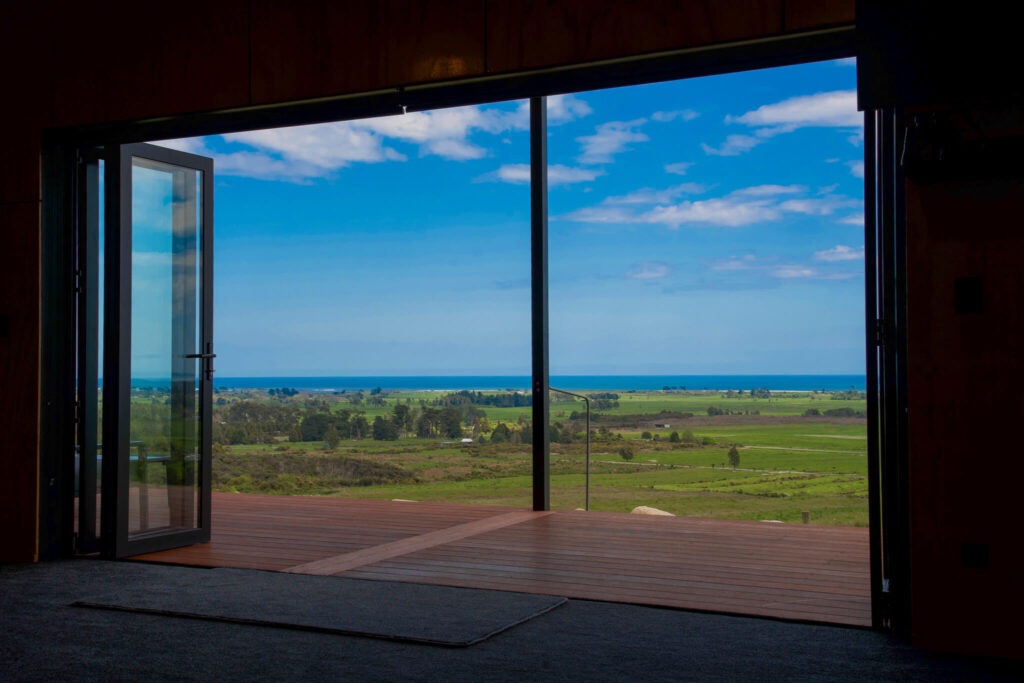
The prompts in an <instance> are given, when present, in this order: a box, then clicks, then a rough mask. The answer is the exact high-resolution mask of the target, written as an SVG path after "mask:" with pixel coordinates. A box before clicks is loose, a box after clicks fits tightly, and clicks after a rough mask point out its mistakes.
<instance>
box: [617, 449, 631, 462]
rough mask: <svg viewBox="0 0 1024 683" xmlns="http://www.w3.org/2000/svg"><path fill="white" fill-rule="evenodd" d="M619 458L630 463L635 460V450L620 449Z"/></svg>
mask: <svg viewBox="0 0 1024 683" xmlns="http://www.w3.org/2000/svg"><path fill="white" fill-rule="evenodd" d="M619 457H620V458H622V459H623V460H625V461H626V462H629V461H630V460H632V459H633V449H632V448H620V449H619Z"/></svg>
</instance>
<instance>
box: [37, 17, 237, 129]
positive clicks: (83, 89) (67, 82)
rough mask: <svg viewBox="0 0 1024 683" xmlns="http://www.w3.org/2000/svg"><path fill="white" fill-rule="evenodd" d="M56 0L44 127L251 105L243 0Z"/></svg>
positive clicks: (48, 63)
mask: <svg viewBox="0 0 1024 683" xmlns="http://www.w3.org/2000/svg"><path fill="white" fill-rule="evenodd" d="M60 5H61V8H60V14H61V20H60V22H58V23H56V24H55V25H53V27H52V29H53V30H52V33H50V34H49V43H48V49H47V51H46V52H47V60H48V61H47V64H46V67H47V68H48V69H49V71H50V74H51V76H52V78H50V79H49V82H48V84H49V85H50V88H49V90H50V92H49V98H50V102H51V106H50V108H49V109H50V112H49V115H48V117H47V121H46V124H47V125H48V126H64V125H72V124H82V123H92V122H103V121H117V120H124V119H133V118H143V117H149V116H162V115H168V114H175V113H185V112H194V111H204V110H213V109H223V108H227V107H237V106H243V105H246V104H248V103H249V33H248V3H247V2H246V0H219V1H218V2H214V3H210V2H205V1H204V0H179V1H178V2H175V3H174V5H173V6H165V5H155V4H147V3H128V2H123V1H122V2H109V3H98V4H97V3H70V2H68V3H60ZM47 28H50V27H49V26H48V27H47Z"/></svg>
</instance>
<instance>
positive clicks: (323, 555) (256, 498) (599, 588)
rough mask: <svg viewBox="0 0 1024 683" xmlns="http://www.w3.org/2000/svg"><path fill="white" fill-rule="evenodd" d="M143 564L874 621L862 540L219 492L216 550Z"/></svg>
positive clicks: (790, 528)
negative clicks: (249, 570)
mask: <svg viewBox="0 0 1024 683" xmlns="http://www.w3.org/2000/svg"><path fill="white" fill-rule="evenodd" d="M133 559H137V560H146V561H155V562H167V563H176V564H186V565H197V566H213V567H238V568H249V569H263V570H273V571H291V572H296V573H308V574H324V575H338V576H346V577H352V578H361V579H381V580H393V581H409V582H416V583H429V584H440V585H446V586H463V587H469V588H491V589H498V590H511V591H523V592H530V593H544V594H552V595H562V596H566V597H570V598H581V599H591V600H607V601H613V602H628V603H638V604H644V605H660V606H666V607H675V608H684V609H696V610H708V611H714V612H726V613H735V614H749V615H759V616H767V617H776V618H783V619H798V620H806V621H816V622H830V623H836V624H846V625H851V626H869V625H870V623H871V610H870V585H869V562H868V532H867V529H861V528H849V527H827V526H813V525H796V524H777V523H764V522H742V521H727V520H709V519H695V518H686V517H651V516H643V515H626V514H618V513H607V512H580V511H575V512H574V511H564V512H563V511H558V512H551V513H546V512H530V511H527V510H522V509H517V508H507V507H485V506H468V505H449V504H439V503H412V502H395V501H366V500H346V499H339V498H320V497H309V496H269V495H253V494H230V493H215V494H213V534H212V541H211V542H210V543H207V544H202V545H196V546H190V547H186V548H179V549H176V550H169V551H165V552H160V553H150V554H146V555H139V556H137V557H135V558H133Z"/></svg>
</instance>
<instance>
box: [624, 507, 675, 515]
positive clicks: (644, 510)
mask: <svg viewBox="0 0 1024 683" xmlns="http://www.w3.org/2000/svg"><path fill="white" fill-rule="evenodd" d="M631 514H634V515H660V516H662V517H675V515H673V514H672V513H671V512H665V511H664V510H659V509H658V508H652V507H648V506H646V505H638V506H637V507H635V508H633V510H632V511H631Z"/></svg>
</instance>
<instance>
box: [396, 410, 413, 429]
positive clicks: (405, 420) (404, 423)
mask: <svg viewBox="0 0 1024 683" xmlns="http://www.w3.org/2000/svg"><path fill="white" fill-rule="evenodd" d="M392 413H393V414H394V418H393V421H394V423H395V426H396V427H397V428H398V429H399V430H401V431H402V432H405V431H408V429H409V427H410V426H411V425H410V418H411V413H412V408H411V407H410V406H408V405H407V404H405V403H396V404H395V407H394V409H393V410H392Z"/></svg>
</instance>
